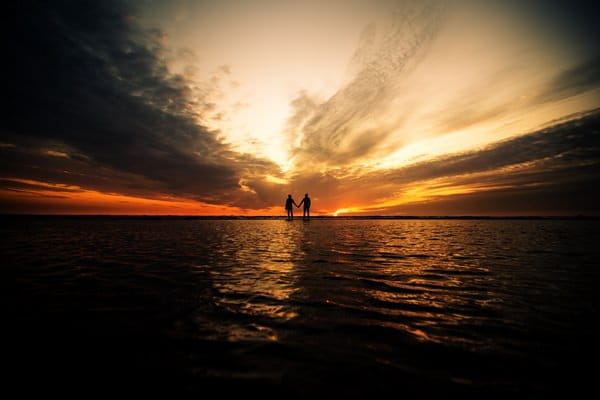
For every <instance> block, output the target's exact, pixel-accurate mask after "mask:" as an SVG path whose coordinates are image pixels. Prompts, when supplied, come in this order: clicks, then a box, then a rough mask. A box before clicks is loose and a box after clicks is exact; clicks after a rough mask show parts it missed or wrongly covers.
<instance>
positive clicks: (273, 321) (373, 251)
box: [210, 220, 520, 347]
mask: <svg viewBox="0 0 600 400" xmlns="http://www.w3.org/2000/svg"><path fill="white" fill-rule="evenodd" d="M244 224H245V225H244V229H243V231H238V230H233V231H231V232H228V233H227V235H226V236H225V237H224V238H222V240H221V242H222V246H223V249H224V250H223V251H222V253H219V259H218V262H219V263H220V264H222V265H221V267H219V268H212V269H211V270H210V275H211V282H212V287H213V288H214V289H215V291H216V295H215V296H214V298H213V299H214V300H213V301H214V302H215V304H216V306H217V307H218V309H219V310H221V311H219V313H220V314H219V317H218V324H219V326H218V327H216V328H215V330H216V331H218V332H221V333H220V334H219V335H221V337H226V338H227V340H231V341H238V340H259V341H280V340H282V337H281V330H280V329H281V327H282V326H287V325H288V324H290V323H292V324H294V326H297V325H299V326H303V325H307V326H311V327H328V329H334V330H335V329H336V326H338V325H339V326H346V328H344V329H349V328H347V327H348V326H349V327H354V328H356V329H362V328H364V327H375V326H378V327H380V328H389V329H392V330H395V331H397V332H398V333H399V334H403V335H408V336H410V337H413V338H414V339H415V340H418V341H426V342H435V343H445V344H457V345H461V346H467V347H469V346H475V345H476V344H477V343H478V341H479V338H478V337H477V335H476V334H475V333H473V332H474V331H473V330H476V329H477V326H481V325H485V324H489V323H490V321H494V318H495V316H496V315H498V313H499V310H501V309H502V307H503V300H502V298H503V294H502V290H505V289H504V287H503V286H501V285H499V283H498V282H499V279H500V278H499V277H498V276H494V275H493V274H492V272H491V270H490V268H489V260H491V259H494V258H497V259H500V260H501V259H502V257H505V254H506V251H507V249H511V248H512V247H511V246H513V245H515V243H512V242H507V241H509V240H513V239H512V238H511V236H506V235H505V236H503V238H502V240H503V242H496V241H497V240H499V239H498V238H497V237H494V236H490V235H492V234H494V232H495V230H497V229H498V226H499V225H501V224H502V222H497V224H496V226H494V227H491V228H490V226H489V222H485V221H482V222H471V221H470V222H469V223H468V224H465V223H464V222H461V221H412V222H411V221H352V220H345V221H340V220H312V221H309V222H306V221H301V220H298V221H293V222H286V221H244ZM240 226H241V225H240ZM490 229H491V230H490ZM507 229H511V227H510V226H507ZM500 231H501V230H500ZM490 243H493V246H490ZM496 275H497V274H496ZM509 277H510V276H509ZM502 279H504V278H502ZM224 321H225V322H224ZM469 327H471V328H469ZM518 329H520V328H518Z"/></svg>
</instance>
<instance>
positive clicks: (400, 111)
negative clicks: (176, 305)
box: [0, 0, 600, 215]
mask: <svg viewBox="0 0 600 400" xmlns="http://www.w3.org/2000/svg"><path fill="white" fill-rule="evenodd" d="M15 4H17V5H13V6H12V7H15V10H14V15H15V17H14V19H13V21H11V22H9V24H12V25H10V26H9V31H8V32H10V35H9V36H7V38H8V40H7V41H8V42H9V43H7V45H8V48H9V53H8V54H9V55H10V56H9V57H10V58H11V65H12V67H10V68H12V69H13V70H9V71H10V73H9V74H7V77H8V79H7V85H8V96H5V99H6V101H7V103H8V112H7V115H6V117H5V118H3V120H2V122H1V125H0V213H42V214H46V213H47V214H57V213H65V214H159V215H164V214H168V215H234V214H235V215H281V214H283V213H284V210H283V203H284V201H285V198H286V197H287V194H288V193H291V194H293V195H294V197H295V198H296V199H297V200H300V199H301V197H302V196H303V195H304V193H306V192H308V193H309V194H310V195H311V197H312V199H313V210H312V211H313V214H321V215H576V214H594V215H598V214H600V195H599V194H598V193H600V191H599V190H597V189H596V187H598V185H600V44H599V42H598V37H600V24H598V23H597V16H598V13H597V10H596V9H595V6H594V2H589V3H586V2H567V1H547V0H546V1H542V0H539V1H538V0H531V1H517V0H503V1H500V0H498V1H491V0H490V1H486V0H455V1H451V0H448V1H407V0H404V1H400V0H398V1H392V0H381V1H374V0H329V1H323V0H320V1H317V0H314V1H313V0H302V1H299V0H296V1H287V0H210V1H209V0H198V1H194V0H175V1H174V0H170V1H167V0H154V1H151V0H138V1H134V0H129V1H125V0H123V1H75V0H73V1H52V2H46V1H39V2H38V1H28V0H25V1H22V2H18V3H15ZM13 25H14V26H13Z"/></svg>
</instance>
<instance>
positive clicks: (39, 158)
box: [0, 0, 278, 203]
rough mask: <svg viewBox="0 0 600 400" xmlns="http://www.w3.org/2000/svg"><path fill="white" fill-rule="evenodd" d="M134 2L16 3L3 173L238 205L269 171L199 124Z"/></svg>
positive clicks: (190, 97) (187, 93)
mask: <svg viewBox="0 0 600 400" xmlns="http://www.w3.org/2000/svg"><path fill="white" fill-rule="evenodd" d="M132 5H135V2H125V1H110V0H107V1H65V0H62V1H60V0H59V1H53V2H51V3H47V2H43V1H39V2H37V1H23V2H19V3H18V5H16V10H15V15H14V16H13V18H14V20H15V24H14V27H13V32H11V38H13V39H14V40H12V41H9V51H8V54H11V55H13V60H12V61H13V62H14V63H15V67H16V68H15V70H14V71H13V73H12V75H11V76H10V77H9V79H8V96H7V98H8V99H9V101H10V104H9V113H8V118H7V119H6V120H5V121H4V128H3V130H2V133H1V135H2V136H1V138H0V142H2V143H9V144H13V145H16V147H14V148H10V149H8V150H11V151H10V154H7V155H6V157H3V159H2V161H1V162H0V168H1V169H2V174H3V175H4V176H11V177H21V178H27V179H35V180H46V181H54V182H65V183H73V184H81V185H82V186H86V187H88V188H92V189H98V190H99V189H102V190H106V191H111V192H114V191H120V192H124V193H134V194H140V195H141V194H144V195H145V196H150V197H151V196H154V195H157V194H171V195H178V196H184V197H191V198H195V199H199V200H205V201H214V202H221V203H223V202H225V203H227V202H230V203H235V202H236V193H237V194H239V193H240V187H239V184H238V182H239V180H240V178H241V176H242V175H250V176H253V174H260V173H265V172H266V171H269V172H270V173H273V174H277V173H278V168H277V167H276V166H275V165H274V164H272V163H270V162H268V161H265V160H258V159H256V158H254V157H252V156H249V155H240V154H238V153H236V152H233V151H232V150H231V149H230V148H229V147H228V146H227V145H225V144H223V143H222V142H221V141H219V140H218V139H217V132H211V131H210V130H208V129H207V128H205V127H203V126H201V125H199V123H198V117H199V115H198V110H201V109H202V108H203V107H202V105H201V104H200V105H199V104H198V102H199V101H200V102H201V101H202V99H201V98H200V99H198V98H197V97H195V93H194V92H193V88H191V86H190V83H189V82H188V81H186V79H185V78H184V77H183V76H181V75H172V74H170V73H169V71H168V70H167V66H166V63H165V59H164V57H163V52H164V50H163V48H162V45H161V40H162V34H161V33H160V32H159V31H144V30H142V29H141V28H140V27H139V26H138V25H137V22H136V18H135V13H136V10H135V8H133V7H132ZM220 71H221V72H222V73H224V74H227V73H229V67H227V66H223V67H221V68H220ZM204 108H206V107H204ZM42 148H47V149H56V148H64V149H69V150H70V152H69V151H67V153H68V154H72V159H71V160H67V159H62V160H57V159H56V158H58V157H54V158H55V159H50V158H49V157H47V154H46V155H44V154H41V153H40V149H42ZM4 150H6V148H4ZM65 170H68V171H80V173H81V174H80V175H75V174H68V173H64V172H63V171H65ZM77 177H80V178H81V179H77ZM111 180H114V182H111Z"/></svg>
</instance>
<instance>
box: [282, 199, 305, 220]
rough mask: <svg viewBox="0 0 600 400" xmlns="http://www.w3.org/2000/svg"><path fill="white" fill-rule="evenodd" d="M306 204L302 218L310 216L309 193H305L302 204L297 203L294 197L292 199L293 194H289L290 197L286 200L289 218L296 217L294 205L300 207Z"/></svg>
mask: <svg viewBox="0 0 600 400" xmlns="http://www.w3.org/2000/svg"><path fill="white" fill-rule="evenodd" d="M303 204H304V211H303V213H302V218H307V219H308V218H310V197H308V193H306V194H305V195H304V198H303V199H302V201H301V202H300V204H296V202H295V201H294V199H292V195H291V194H288V198H287V199H286V201H285V210H286V211H287V217H288V220H291V219H294V208H293V207H292V205H294V206H296V207H298V208H300V206H301V205H303Z"/></svg>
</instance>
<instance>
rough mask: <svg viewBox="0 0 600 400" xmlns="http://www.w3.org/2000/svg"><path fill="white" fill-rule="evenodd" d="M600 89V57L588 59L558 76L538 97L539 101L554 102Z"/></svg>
mask: <svg viewBox="0 0 600 400" xmlns="http://www.w3.org/2000/svg"><path fill="white" fill-rule="evenodd" d="M594 89H596V90H598V89H600V56H596V57H595V58H592V59H588V60H587V61H585V62H583V63H581V64H579V65H577V66H575V67H574V68H571V69H568V70H566V71H563V72H562V73H560V74H558V75H557V76H556V77H555V78H554V79H553V80H552V81H551V82H550V83H549V84H548V86H547V87H546V88H545V90H544V91H543V92H542V94H541V95H540V96H539V97H538V100H539V101H554V100H561V99H565V98H568V97H572V96H576V95H578V94H581V93H585V92H587V91H590V90H594Z"/></svg>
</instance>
